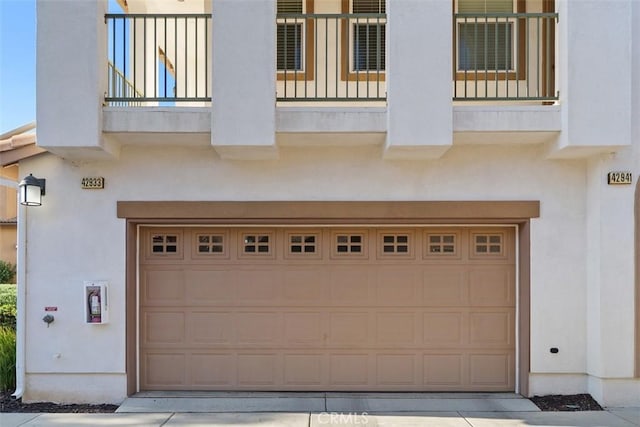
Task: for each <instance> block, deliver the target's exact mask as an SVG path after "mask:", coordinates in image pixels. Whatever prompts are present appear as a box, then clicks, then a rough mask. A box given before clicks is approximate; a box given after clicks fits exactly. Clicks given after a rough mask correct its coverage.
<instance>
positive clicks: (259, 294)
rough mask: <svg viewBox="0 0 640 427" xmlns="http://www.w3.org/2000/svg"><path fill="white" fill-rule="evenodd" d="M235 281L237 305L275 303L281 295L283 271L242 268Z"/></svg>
mask: <svg viewBox="0 0 640 427" xmlns="http://www.w3.org/2000/svg"><path fill="white" fill-rule="evenodd" d="M237 274H238V277H237V281H236V282H234V285H235V287H236V292H237V299H236V304H237V305H252V304H274V303H277V302H278V299H279V295H280V283H282V277H281V272H280V271H277V270H275V269H259V270H248V271H247V270H240V271H238V272H237Z"/></svg>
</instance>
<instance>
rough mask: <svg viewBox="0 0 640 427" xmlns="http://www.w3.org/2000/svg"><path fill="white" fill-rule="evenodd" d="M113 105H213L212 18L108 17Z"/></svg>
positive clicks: (109, 101) (110, 102) (109, 100)
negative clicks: (211, 78)
mask: <svg viewBox="0 0 640 427" xmlns="http://www.w3.org/2000/svg"><path fill="white" fill-rule="evenodd" d="M105 21H106V24H107V27H108V54H107V57H108V62H109V70H108V77H109V84H108V90H107V94H106V96H105V101H106V103H107V105H120V106H153V105H202V104H203V103H207V102H210V101H211V82H210V77H209V75H210V70H211V56H210V52H209V51H210V37H211V15H210V14H183V15H170V14H107V15H105Z"/></svg>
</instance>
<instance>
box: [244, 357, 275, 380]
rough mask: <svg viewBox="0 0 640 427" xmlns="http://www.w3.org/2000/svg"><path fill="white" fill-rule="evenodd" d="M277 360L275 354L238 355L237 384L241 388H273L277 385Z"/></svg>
mask: <svg viewBox="0 0 640 427" xmlns="http://www.w3.org/2000/svg"><path fill="white" fill-rule="evenodd" d="M277 359H278V356H277V354H275V353H268V354H239V355H238V361H237V363H238V384H240V385H243V386H249V387H251V386H275V385H276V384H277V382H276V378H277V377H278V375H277V367H278V364H277Z"/></svg>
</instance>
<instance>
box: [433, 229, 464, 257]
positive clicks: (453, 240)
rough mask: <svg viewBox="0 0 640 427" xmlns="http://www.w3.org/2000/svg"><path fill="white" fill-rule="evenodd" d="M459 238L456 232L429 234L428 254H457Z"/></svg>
mask: <svg viewBox="0 0 640 427" xmlns="http://www.w3.org/2000/svg"><path fill="white" fill-rule="evenodd" d="M457 240H458V239H457V236H456V235H455V234H449V233H444V234H427V255H428V256H441V255H445V256H446V255H449V256H450V255H457V253H458V247H457Z"/></svg>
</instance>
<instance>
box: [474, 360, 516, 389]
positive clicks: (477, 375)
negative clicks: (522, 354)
mask: <svg viewBox="0 0 640 427" xmlns="http://www.w3.org/2000/svg"><path fill="white" fill-rule="evenodd" d="M469 366H470V381H469V382H470V384H471V385H472V386H478V387H503V388H506V387H510V386H511V378H513V375H512V370H513V356H512V354H510V353H497V354H486V353H481V354H471V355H470V356H469Z"/></svg>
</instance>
